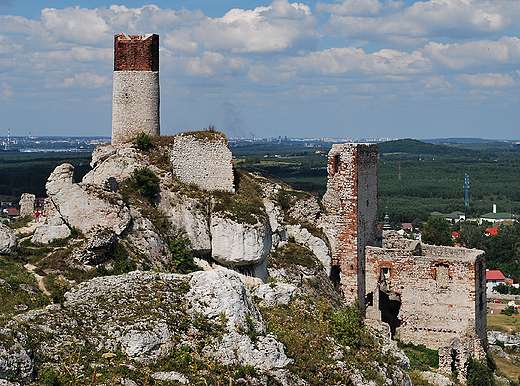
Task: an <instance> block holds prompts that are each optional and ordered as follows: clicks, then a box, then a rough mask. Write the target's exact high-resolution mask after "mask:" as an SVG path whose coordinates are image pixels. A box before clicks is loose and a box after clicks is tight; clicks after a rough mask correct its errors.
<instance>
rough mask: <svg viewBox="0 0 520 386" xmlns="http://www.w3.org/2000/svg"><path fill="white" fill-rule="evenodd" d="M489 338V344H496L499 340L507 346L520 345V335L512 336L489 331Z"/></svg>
mask: <svg viewBox="0 0 520 386" xmlns="http://www.w3.org/2000/svg"><path fill="white" fill-rule="evenodd" d="M487 336H488V342H489V344H496V342H497V340H499V341H500V342H502V343H504V345H505V346H516V345H520V333H516V334H514V335H510V334H505V333H503V332H500V331H488V334H487Z"/></svg>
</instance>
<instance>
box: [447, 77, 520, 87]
mask: <svg viewBox="0 0 520 386" xmlns="http://www.w3.org/2000/svg"><path fill="white" fill-rule="evenodd" d="M457 80H460V81H462V82H465V83H467V84H469V85H471V86H477V87H500V88H501V87H512V86H515V85H516V82H515V80H514V79H513V77H511V75H507V74H506V75H502V74H475V75H468V74H461V75H458V76H457Z"/></svg>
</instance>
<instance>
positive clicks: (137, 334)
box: [121, 323, 171, 360]
mask: <svg viewBox="0 0 520 386" xmlns="http://www.w3.org/2000/svg"><path fill="white" fill-rule="evenodd" d="M170 337H171V334H170V331H169V330H168V326H167V325H166V323H158V324H157V325H156V326H155V327H154V328H153V329H152V330H151V331H140V330H138V329H131V330H130V331H128V332H127V333H126V334H125V335H124V336H123V337H122V338H121V348H122V350H123V351H124V352H125V353H126V355H128V357H129V358H132V359H137V360H139V359H141V358H143V357H145V358H147V359H149V358H158V357H161V356H164V355H166V354H167V353H168V352H169V351H170V349H171V343H170Z"/></svg>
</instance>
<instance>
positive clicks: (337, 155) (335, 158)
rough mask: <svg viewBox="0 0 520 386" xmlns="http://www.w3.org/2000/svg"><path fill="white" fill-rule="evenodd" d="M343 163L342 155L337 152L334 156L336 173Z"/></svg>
mask: <svg viewBox="0 0 520 386" xmlns="http://www.w3.org/2000/svg"><path fill="white" fill-rule="evenodd" d="M340 164H341V156H340V155H339V154H336V155H335V156H334V163H333V164H332V170H333V172H334V173H337V172H338V170H339V167H340Z"/></svg>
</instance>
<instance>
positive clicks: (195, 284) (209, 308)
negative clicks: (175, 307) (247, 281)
mask: <svg viewBox="0 0 520 386" xmlns="http://www.w3.org/2000/svg"><path fill="white" fill-rule="evenodd" d="M190 287H191V289H190V291H189V292H188V294H187V295H186V297H187V299H188V300H189V302H190V304H191V307H190V308H189V313H190V314H202V315H204V316H205V317H206V319H208V320H219V319H220V315H221V314H222V313H223V315H224V316H225V319H226V320H227V322H226V329H227V331H230V332H231V331H237V330H240V331H244V332H249V329H250V328H251V326H249V325H248V323H247V318H250V319H251V321H252V328H253V329H254V330H255V331H257V332H262V331H264V329H265V327H264V325H263V321H262V316H261V315H260V312H259V311H258V309H257V308H256V306H255V305H254V303H253V300H252V299H251V295H250V294H249V291H248V290H247V289H246V287H245V286H244V283H242V281H241V280H240V278H239V277H238V275H236V274H234V273H232V272H230V271H219V270H214V271H201V272H194V273H192V274H191V280H190Z"/></svg>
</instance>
